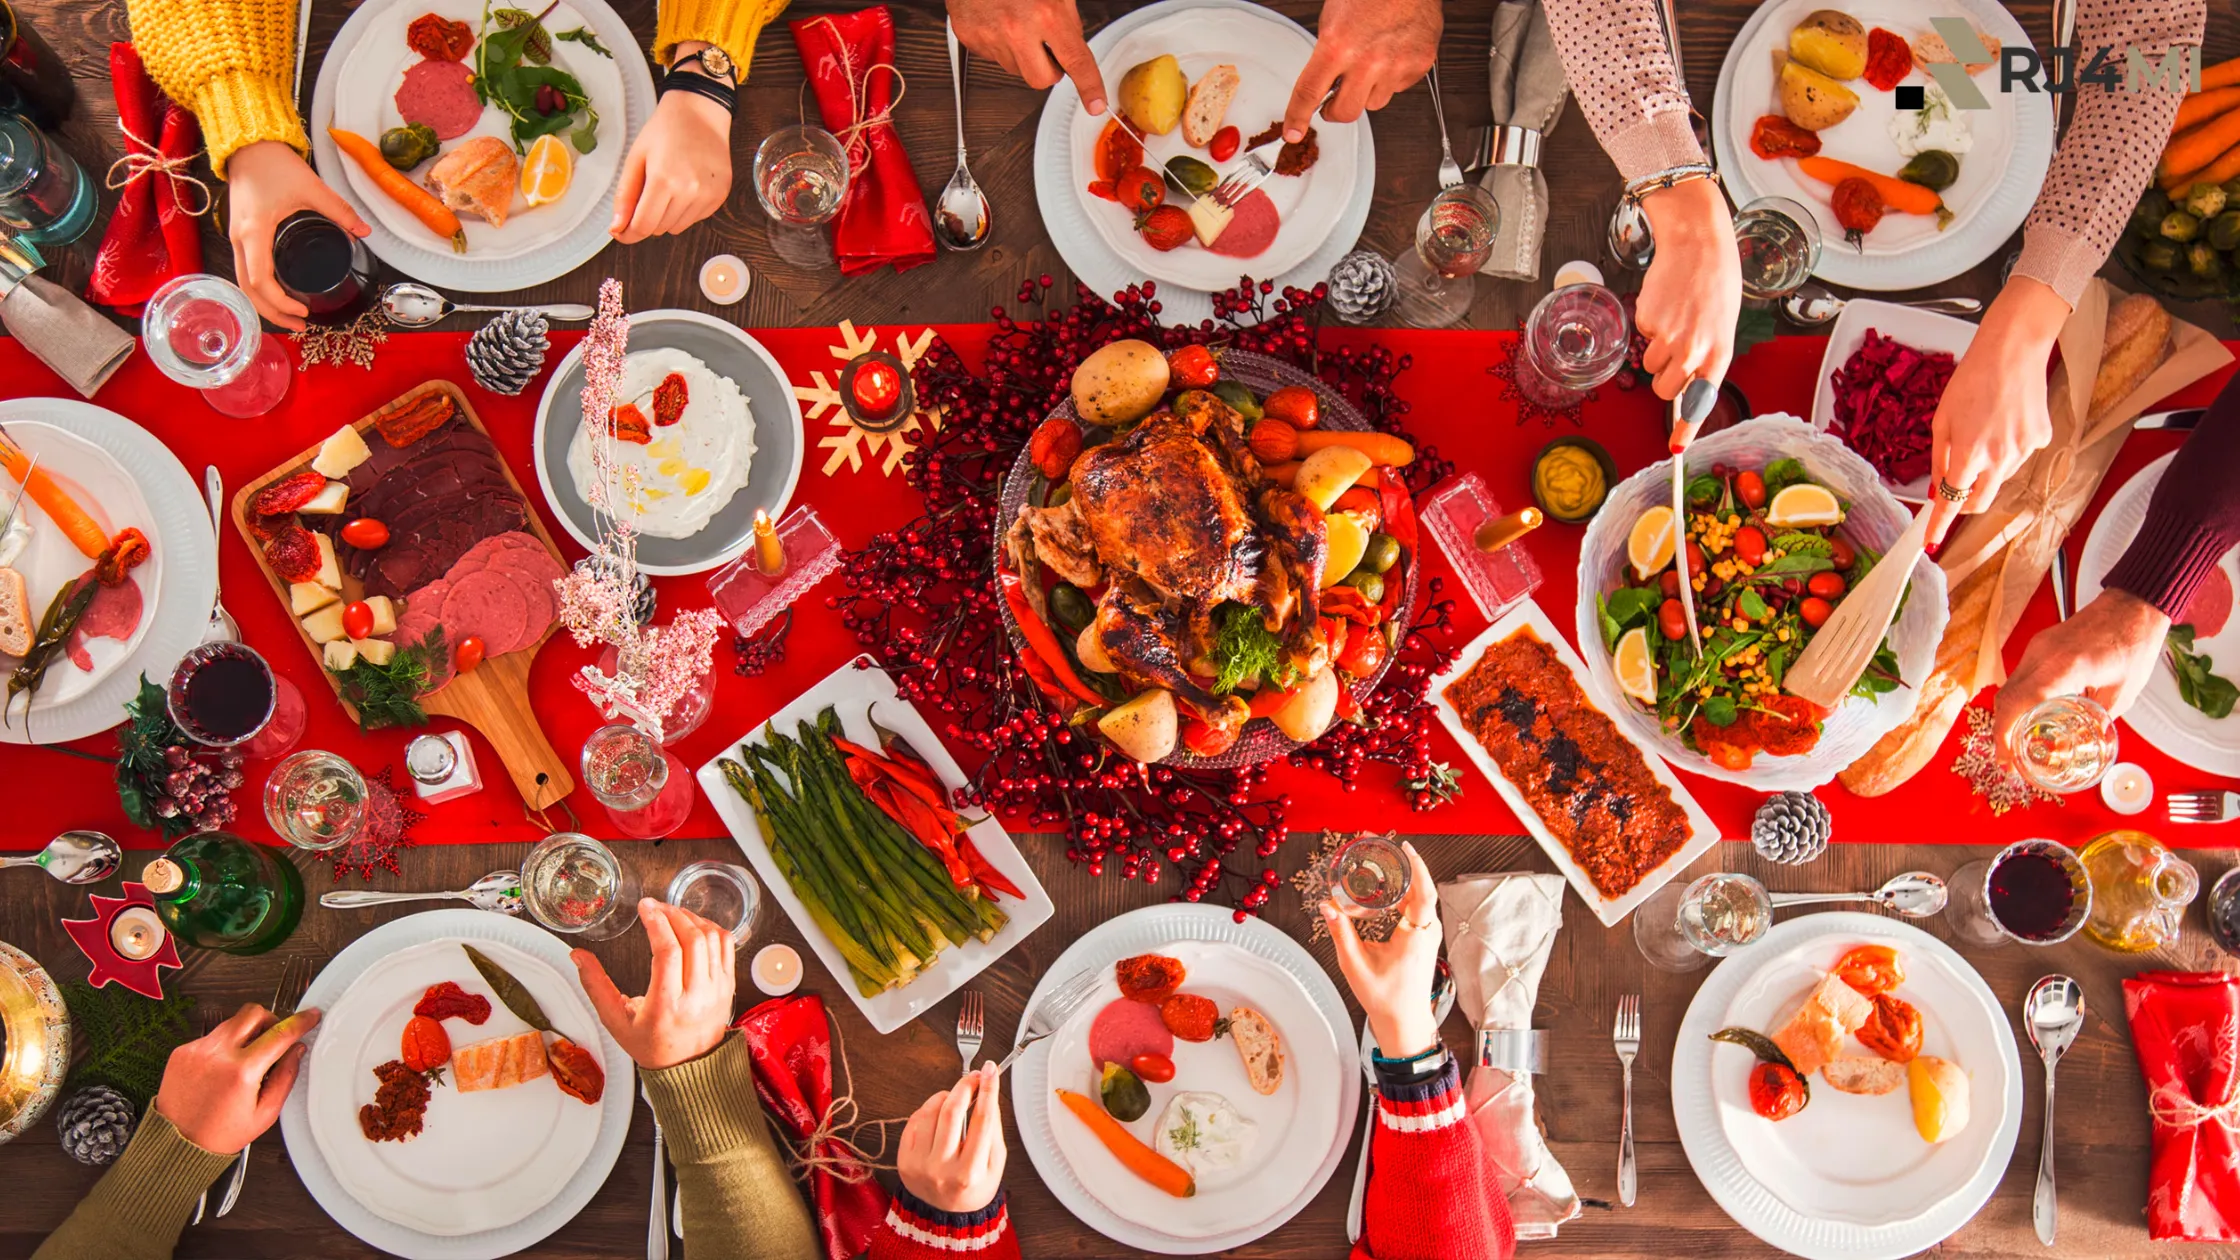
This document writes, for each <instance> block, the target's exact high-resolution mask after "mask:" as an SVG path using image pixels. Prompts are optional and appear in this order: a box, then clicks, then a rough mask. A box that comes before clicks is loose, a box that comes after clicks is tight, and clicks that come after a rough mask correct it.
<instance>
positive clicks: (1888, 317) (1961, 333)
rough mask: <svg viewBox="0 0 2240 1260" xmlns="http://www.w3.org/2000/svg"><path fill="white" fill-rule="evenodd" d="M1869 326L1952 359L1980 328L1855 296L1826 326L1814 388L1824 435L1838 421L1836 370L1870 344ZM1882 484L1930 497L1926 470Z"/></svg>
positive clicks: (1816, 418) (1815, 412)
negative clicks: (1824, 352)
mask: <svg viewBox="0 0 2240 1260" xmlns="http://www.w3.org/2000/svg"><path fill="white" fill-rule="evenodd" d="M1870 328H1872V329H1874V330H1875V331H1876V332H1879V333H1881V334H1882V335H1883V336H1885V337H1888V338H1890V339H1891V340H1893V341H1896V342H1899V343H1900V344H1903V345H1908V346H1912V347H1913V348H1914V349H1916V350H1942V351H1944V352H1945V353H1946V354H1949V355H1951V356H1952V357H1953V358H1954V359H1958V358H1959V357H1960V356H1962V355H1964V354H1966V353H1967V352H1968V346H1969V344H1970V343H1971V342H1973V341H1974V340H1975V339H1976V326H1975V325H1974V324H1971V323H1969V322H1968V321H1967V320H1964V319H1960V318H1958V317H1956V316H1952V315H1940V314H1938V313H1936V312H1935V311H1924V310H1921V309H1919V308H1917V307H1911V306H1900V305H1898V304H1897V303H1895V302H1882V301H1877V300H1875V299H1874V298H1852V299H1851V301H1850V302H1849V303H1848V304H1847V305H1845V307H1844V308H1843V313H1842V314H1840V315H1837V316H1836V322H1835V325H1834V326H1833V327H1831V328H1830V329H1829V330H1828V351H1827V353H1826V354H1824V355H1822V356H1820V375H1819V378H1818V380H1817V381H1816V383H1815V384H1814V385H1813V387H1812V427H1813V428H1815V429H1818V430H1820V431H1821V432H1823V433H1826V432H1830V431H1831V430H1832V428H1833V426H1834V425H1835V422H1836V389H1835V376H1836V370H1837V369H1838V368H1841V367H1842V366H1843V365H1844V364H1845V363H1848V362H1850V361H1851V356H1852V355H1854V354H1857V353H1858V352H1859V347H1861V346H1863V345H1865V344H1867V330H1868V329H1870ZM1837 436H1838V437H1839V438H1840V436H1841V435H1840V434H1839V435H1837ZM1847 445H1848V444H1847ZM1882 483H1883V484H1884V485H1886V486H1888V487H1890V490H1891V493H1893V494H1895V495H1897V496H1898V497H1899V498H1900V499H1903V500H1905V501H1907V502H1911V503H1920V502H1923V501H1925V500H1926V499H1927V498H1928V496H1929V475H1928V474H1927V473H1923V474H1922V475H1921V476H1919V477H1915V478H1914V479H1913V480H1911V481H1892V480H1890V479H1889V478H1887V477H1885V478H1883V482H1882Z"/></svg>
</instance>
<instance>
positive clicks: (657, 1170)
mask: <svg viewBox="0 0 2240 1260" xmlns="http://www.w3.org/2000/svg"><path fill="white" fill-rule="evenodd" d="M638 1096H639V1097H640V1098H643V1099H645V1100H646V1110H647V1111H650V1112H653V1211H652V1212H651V1213H650V1214H649V1216H648V1218H647V1220H646V1260H669V1155H668V1152H667V1150H665V1149H664V1143H663V1141H662V1136H661V1113H660V1112H658V1111H654V1110H653V1094H652V1092H651V1091H649V1090H648V1089H647V1088H646V1087H645V1085H644V1083H642V1082H641V1083H640V1084H639V1086H638Z"/></svg>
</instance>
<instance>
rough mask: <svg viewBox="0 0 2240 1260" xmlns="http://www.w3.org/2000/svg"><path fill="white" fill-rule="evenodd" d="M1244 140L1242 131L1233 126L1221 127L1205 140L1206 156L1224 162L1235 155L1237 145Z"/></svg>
mask: <svg viewBox="0 0 2240 1260" xmlns="http://www.w3.org/2000/svg"><path fill="white" fill-rule="evenodd" d="M1243 142H1244V133H1243V132H1240V131H1238V130H1237V129H1236V128H1235V127H1223V128H1222V129H1221V130H1219V131H1216V132H1214V133H1213V139H1211V140H1208V141H1206V156H1207V157H1209V158H1212V159H1213V160H1214V161H1216V162H1226V161H1228V160H1229V159H1230V158H1233V157H1235V156H1236V155H1237V146H1238V145H1239V144H1242V143H1243Z"/></svg>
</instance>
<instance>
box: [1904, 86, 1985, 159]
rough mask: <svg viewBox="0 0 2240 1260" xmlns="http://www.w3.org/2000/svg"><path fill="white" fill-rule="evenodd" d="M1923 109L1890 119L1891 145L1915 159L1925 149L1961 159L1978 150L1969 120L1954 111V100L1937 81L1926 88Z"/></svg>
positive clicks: (1908, 111) (1924, 89)
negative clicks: (1935, 150)
mask: <svg viewBox="0 0 2240 1260" xmlns="http://www.w3.org/2000/svg"><path fill="white" fill-rule="evenodd" d="M1922 93H1923V95H1922V98H1921V99H1922V102H1923V104H1922V107H1921V108H1920V109H1902V110H1899V111H1898V112H1897V113H1895V114H1893V115H1891V116H1890V143H1892V144H1894V145H1896V146H1898V152H1900V153H1903V154H1905V155H1906V156H1907V157H1912V156H1914V155H1915V154H1917V153H1920V152H1921V151H1922V150H1924V149H1942V150H1944V151H1945V152H1946V153H1949V154H1951V155H1952V156H1954V157H1959V156H1960V155H1961V154H1963V153H1966V152H1967V151H1968V150H1969V149H1972V148H1974V147H1975V143H1976V138H1975V137H1974V136H1972V135H1970V134H1969V133H1968V120H1967V119H1966V118H1964V117H1962V116H1961V115H1960V114H1959V113H1957V112H1955V111H1954V109H1953V108H1952V98H1951V97H1949V96H1946V95H1945V94H1944V89H1943V88H1941V87H1938V86H1937V85H1936V84H1935V83H1934V82H1932V83H1930V84H1928V85H1927V86H1926V87H1924V88H1923V89H1922Z"/></svg>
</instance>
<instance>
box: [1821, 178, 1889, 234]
mask: <svg viewBox="0 0 2240 1260" xmlns="http://www.w3.org/2000/svg"><path fill="white" fill-rule="evenodd" d="M1828 201H1829V205H1830V206H1831V207H1832V208H1833V209H1834V210H1835V212H1836V222H1837V223H1840V224H1842V225H1843V239H1844V240H1846V241H1849V242H1850V243H1851V246H1852V247H1853V248H1854V249H1856V248H1859V247H1861V246H1862V245H1863V244H1864V243H1865V241H1866V238H1867V233H1869V232H1872V231H1874V229H1875V225H1876V224H1878V223H1880V222H1882V212H1883V210H1884V209H1885V207H1884V206H1883V204H1882V194H1881V193H1880V192H1877V191H1875V186H1874V185H1873V184H1870V183H1868V182H1867V181H1865V180H1863V179H1860V178H1858V177H1857V176H1853V177H1852V178H1850V179H1847V180H1845V181H1843V182H1842V183H1840V184H1837V185H1836V188H1835V192H1834V193H1833V194H1832V195H1830V197H1829V198H1828Z"/></svg>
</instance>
